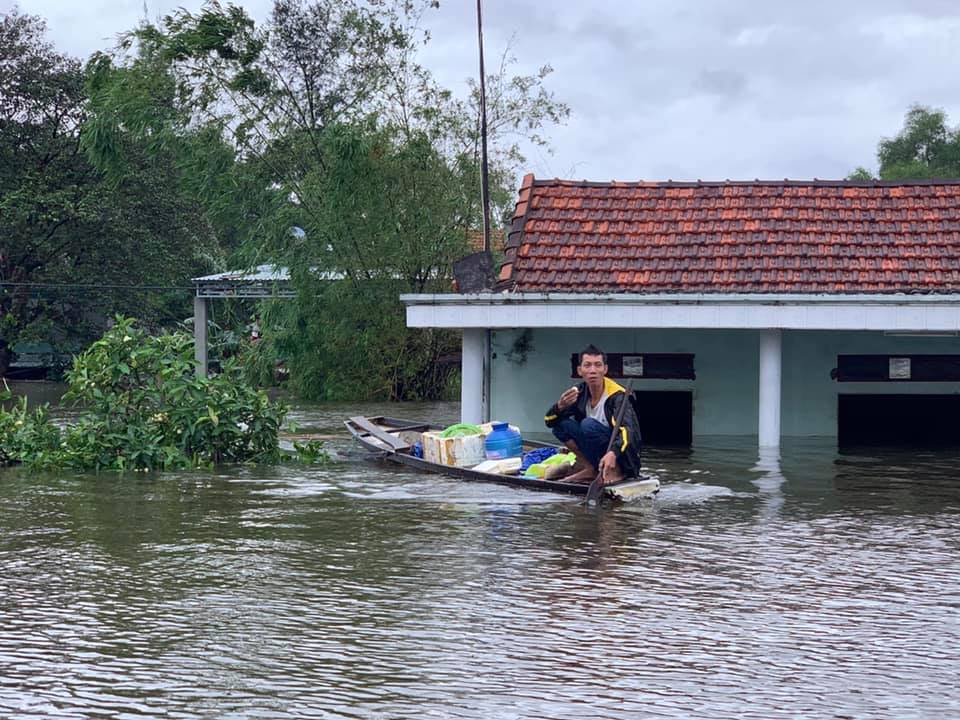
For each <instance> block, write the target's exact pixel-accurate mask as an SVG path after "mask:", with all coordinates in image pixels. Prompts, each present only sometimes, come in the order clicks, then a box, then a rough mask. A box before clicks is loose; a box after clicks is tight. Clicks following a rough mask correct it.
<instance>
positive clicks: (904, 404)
mask: <svg viewBox="0 0 960 720" xmlns="http://www.w3.org/2000/svg"><path fill="white" fill-rule="evenodd" d="M837 400H838V404H837V441H838V444H839V445H840V446H841V447H850V446H857V445H869V446H878V445H880V446H892V445H905V446H915V447H944V446H960V422H958V419H960V395H838V396H837Z"/></svg>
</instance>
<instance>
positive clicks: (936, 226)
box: [401, 175, 960, 447]
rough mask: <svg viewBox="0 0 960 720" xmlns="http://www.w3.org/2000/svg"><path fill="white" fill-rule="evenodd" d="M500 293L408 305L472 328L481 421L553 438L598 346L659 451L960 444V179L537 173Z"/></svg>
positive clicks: (412, 313) (413, 317) (471, 372)
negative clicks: (555, 415) (819, 442)
mask: <svg viewBox="0 0 960 720" xmlns="http://www.w3.org/2000/svg"><path fill="white" fill-rule="evenodd" d="M505 255H506V257H505V262H504V263H503V265H502V267H501V269H500V273H499V278H498V281H497V283H496V285H495V286H494V287H493V288H492V289H491V290H490V291H489V292H481V293H474V294H454V293H451V294H441V295H405V296H403V297H402V298H401V299H402V301H403V302H404V303H405V305H406V311H407V324H408V326H410V327H445V328H460V329H462V330H463V383H462V388H463V389H462V415H463V419H464V420H467V421H477V420H480V419H481V418H483V417H492V418H495V419H497V418H498V419H509V420H510V421H512V422H514V423H517V424H518V425H519V426H520V427H521V429H523V430H526V431H542V430H543V411H544V410H545V409H546V408H547V406H548V405H549V404H550V403H551V402H554V401H555V400H556V398H557V397H558V396H559V394H560V392H561V391H562V390H563V389H564V388H565V387H569V385H570V384H572V378H575V377H576V374H575V364H576V353H577V351H578V350H580V349H581V348H582V347H583V346H584V345H586V344H588V343H593V344H595V345H597V346H599V347H600V348H602V349H603V350H605V351H606V352H607V353H608V355H609V362H608V364H609V368H610V373H609V374H610V375H611V376H612V377H614V378H616V379H619V380H621V382H623V381H625V380H626V379H630V378H632V379H633V389H634V391H635V392H636V393H637V395H638V399H639V401H640V406H641V408H642V417H641V425H642V430H643V433H644V436H645V440H646V442H648V443H651V444H657V443H670V444H696V442H697V438H698V437H703V436H711V435H740V436H756V438H757V442H758V444H759V445H760V447H777V446H778V445H779V444H780V439H781V437H782V436H830V437H834V438H836V439H837V440H838V442H839V443H840V444H859V443H879V444H893V443H899V442H918V441H919V442H948V443H960V337H958V334H960V182H953V181H939V180H936V181H913V182H879V181H878V182H848V181H838V182H834V181H818V180H814V181H782V182H780V181H773V182H768V181H755V182H730V181H727V182H659V183H656V182H638V183H621V182H604V183H597V182H580V181H568V180H556V179H554V180H537V179H535V178H534V177H533V176H532V175H528V176H526V177H525V178H524V181H523V185H522V187H521V188H520V194H519V199H518V202H517V204H516V211H515V214H514V218H513V223H512V226H511V227H510V229H509V233H508V238H507V244H506V249H505Z"/></svg>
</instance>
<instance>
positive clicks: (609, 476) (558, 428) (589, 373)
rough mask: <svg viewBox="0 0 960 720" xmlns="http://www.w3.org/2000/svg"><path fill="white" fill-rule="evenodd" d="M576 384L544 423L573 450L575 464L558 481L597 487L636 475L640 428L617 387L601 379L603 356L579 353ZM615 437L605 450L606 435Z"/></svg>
mask: <svg viewBox="0 0 960 720" xmlns="http://www.w3.org/2000/svg"><path fill="white" fill-rule="evenodd" d="M577 374H578V375H579V376H580V377H581V378H583V380H584V381H583V382H582V383H580V384H579V385H575V386H574V387H572V388H570V389H569V390H566V391H565V392H564V393H563V395H561V396H560V399H559V400H558V401H557V402H556V403H555V404H553V405H551V406H550V409H549V410H548V411H547V414H546V416H545V417H544V421H545V422H546V424H547V427H548V428H550V429H551V430H553V434H554V435H555V436H556V438H557V439H558V440H559V441H560V442H562V443H563V444H564V445H566V446H567V448H569V449H570V450H571V451H573V452H574V453H575V454H576V456H577V463H576V465H575V466H574V468H573V473H572V474H570V475H568V476H567V477H565V478H563V480H564V482H592V481H593V479H594V478H595V477H596V476H597V474H600V475H601V478H600V482H601V484H603V485H607V484H610V483H615V482H620V481H621V480H623V479H624V478H625V477H626V478H629V477H636V476H637V475H638V474H639V472H640V428H639V424H638V422H637V415H636V413H635V412H634V408H633V402H631V399H630V398H629V397H628V396H627V392H626V390H625V389H624V387H623V386H622V385H620V384H619V383H616V382H614V381H613V380H611V379H610V378H608V377H607V355H606V353H604V352H603V351H601V350H600V349H598V348H596V347H594V346H593V345H588V346H587V347H586V348H584V349H583V351H582V352H581V353H580V360H579V364H578V365H577ZM623 402H626V403H628V405H627V407H626V409H625V410H624V413H623V422H622V423H621V425H620V427H613V428H612V427H611V426H612V425H614V424H615V420H616V416H617V411H618V410H619V408H620V404H621V403H623ZM611 433H614V435H615V438H614V441H613V445H612V446H611V450H610V451H609V452H607V446H608V445H609V444H610V435H611Z"/></svg>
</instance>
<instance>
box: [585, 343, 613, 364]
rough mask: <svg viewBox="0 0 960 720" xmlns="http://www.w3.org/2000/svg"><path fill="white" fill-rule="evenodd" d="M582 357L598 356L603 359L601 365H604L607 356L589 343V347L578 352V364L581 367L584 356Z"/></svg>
mask: <svg viewBox="0 0 960 720" xmlns="http://www.w3.org/2000/svg"><path fill="white" fill-rule="evenodd" d="M584 355H599V356H600V357H602V358H603V364H604V365H606V364H607V354H606V353H605V352H604V351H603V350H601V349H600V348H598V347H597V346H596V345H594V344H592V343H591V344H590V345H587V346H586V347H585V348H584V349H583V350H581V351H580V359H579V363H580V364H581V365H583V356H584Z"/></svg>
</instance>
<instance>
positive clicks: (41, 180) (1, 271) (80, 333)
mask: <svg viewBox="0 0 960 720" xmlns="http://www.w3.org/2000/svg"><path fill="white" fill-rule="evenodd" d="M85 102H86V96H85V92H84V83H83V73H82V70H81V67H80V65H79V63H78V62H77V61H75V60H73V59H71V58H68V57H66V56H64V55H62V54H59V53H57V52H56V51H55V50H54V49H53V48H52V47H51V46H50V45H49V44H48V43H47V42H46V40H45V26H44V23H43V21H42V20H40V19H38V18H36V17H32V16H29V15H23V14H20V13H18V12H17V11H13V12H11V13H8V14H5V15H2V16H0V283H2V286H0V338H2V340H3V341H4V342H0V346H2V345H4V344H5V345H6V347H7V348H8V349H9V347H11V346H13V345H14V344H15V343H16V342H17V341H18V340H21V339H27V338H30V337H31V336H33V337H42V338H44V339H51V340H54V341H55V342H57V341H59V342H61V343H64V344H66V346H67V347H68V348H70V347H71V346H72V343H71V342H70V340H71V339H73V340H74V341H76V342H79V343H85V342H89V341H90V340H92V339H93V338H95V337H96V336H97V335H99V332H100V331H101V330H102V328H103V326H104V323H105V320H106V318H108V317H109V316H110V315H111V314H112V313H113V312H115V311H123V310H127V311H129V310H132V309H134V308H136V309H137V311H138V312H139V313H140V314H141V316H143V317H144V318H145V319H148V320H153V319H157V318H164V317H168V316H169V315H171V314H176V315H177V316H178V317H182V316H183V313H184V312H185V311H186V307H187V303H188V301H189V296H188V295H187V293H185V292H179V293H176V294H163V293H133V292H130V291H129V290H125V289H121V288H114V287H109V286H113V285H121V286H129V285H152V286H161V285H183V284H184V280H185V278H188V277H190V274H191V272H194V271H196V270H199V269H203V268H205V267H207V265H206V264H205V263H204V262H203V261H202V259H201V258H200V257H198V256H200V255H202V254H204V253H206V254H211V253H214V248H215V245H214V242H213V237H212V235H211V234H210V233H209V232H208V231H207V229H206V228H207V223H206V221H205V219H204V217H203V216H202V215H200V214H199V213H198V212H197V209H196V208H195V206H194V204H193V203H192V202H190V201H188V200H187V199H186V197H185V195H184V194H183V193H182V192H180V191H179V189H178V188H177V187H176V186H175V185H172V184H171V183H170V182H169V170H170V166H169V165H170V164H169V161H168V159H167V158H165V157H163V156H162V155H159V154H150V155H148V154H147V153H146V152H145V150H144V149H143V148H141V147H138V146H132V145H131V146H129V147H126V148H125V149H124V153H125V157H126V159H127V166H128V168H129V172H127V173H125V174H124V175H123V176H118V177H117V178H115V179H114V180H113V181H107V180H106V179H105V178H104V176H103V175H102V173H101V172H99V171H98V170H97V169H96V168H95V167H94V166H93V165H91V164H90V163H89V162H88V160H87V158H86V157H85V155H84V153H83V151H82V149H81V146H80V138H81V133H82V131H83V128H84V124H85V122H86V120H87V114H86V110H85ZM63 284H69V285H70V286H71V287H69V288H62V289H59V290H58V289H56V288H54V287H51V286H56V285H63ZM82 285H95V286H96V287H94V288H89V289H88V290H82V289H80V288H78V287H77V286H82ZM8 360H9V357H8V355H6V354H5V353H3V352H0V372H2V370H4V369H5V368H6V363H7V361H8Z"/></svg>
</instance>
